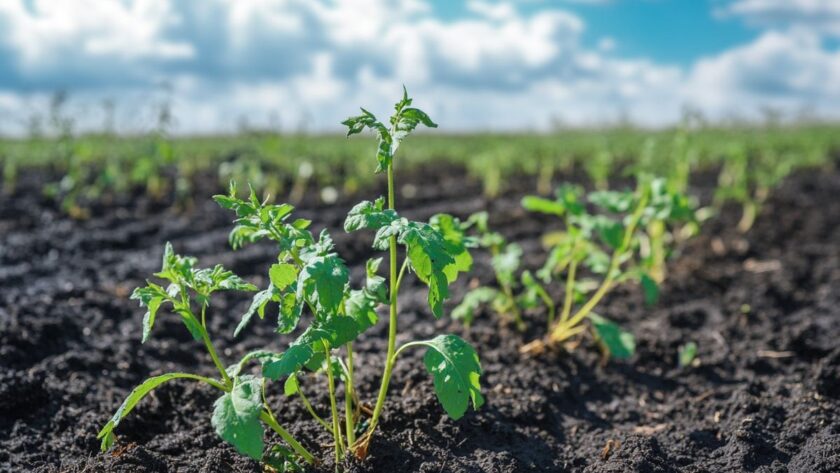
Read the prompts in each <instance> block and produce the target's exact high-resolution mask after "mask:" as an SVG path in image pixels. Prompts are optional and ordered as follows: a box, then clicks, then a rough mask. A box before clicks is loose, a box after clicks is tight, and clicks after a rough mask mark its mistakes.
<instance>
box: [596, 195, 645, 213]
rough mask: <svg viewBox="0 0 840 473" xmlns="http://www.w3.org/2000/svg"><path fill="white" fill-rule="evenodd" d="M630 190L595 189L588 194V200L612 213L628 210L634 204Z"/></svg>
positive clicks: (634, 197) (633, 196) (633, 197)
mask: <svg viewBox="0 0 840 473" xmlns="http://www.w3.org/2000/svg"><path fill="white" fill-rule="evenodd" d="M635 200H636V196H635V195H634V194H633V193H632V192H619V191H596V192H591V193H590V194H589V201H590V202H592V203H593V204H595V205H597V206H598V207H601V208H602V209H604V210H606V211H608V212H612V213H624V212H628V211H629V210H630V209H631V208H633V205H634V204H635Z"/></svg>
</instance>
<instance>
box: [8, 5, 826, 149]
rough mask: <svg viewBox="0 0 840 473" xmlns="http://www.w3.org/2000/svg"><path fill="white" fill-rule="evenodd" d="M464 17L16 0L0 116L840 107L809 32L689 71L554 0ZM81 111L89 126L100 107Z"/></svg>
mask: <svg viewBox="0 0 840 473" xmlns="http://www.w3.org/2000/svg"><path fill="white" fill-rule="evenodd" d="M795 1H797V2H802V3H808V2H809V0H795ZM759 3H763V4H768V5H769V4H773V3H774V2H772V1H771V0H740V1H736V2H734V3H733V4H731V5H730V6H729V9H728V10H727V12H728V13H727V14H728V15H736V14H737V15H741V16H745V15H747V14H750V15H758V13H757V12H758V9H757V7H756V6H755V5H757V4H759ZM775 3H778V4H779V5H781V4H782V3H781V2H775ZM739 5H741V6H739ZM744 5H746V6H744ZM749 5H753V6H751V7H750V6H749ZM748 7H749V8H748ZM464 10H465V13H464V14H463V15H461V16H458V17H456V18H443V17H441V16H440V15H439V14H437V13H436V11H435V9H434V8H433V7H432V5H431V4H429V3H426V2H425V1H423V0H249V1H247V2H244V1H232V0H204V1H201V2H169V1H166V0H63V1H62V2H50V1H47V0H33V1H27V0H6V1H4V2H2V3H0V112H3V113H6V114H7V115H8V114H11V115H14V114H21V113H30V112H31V111H32V110H37V109H38V108H39V107H41V108H43V106H44V104H46V103H48V97H49V94H50V93H52V92H53V91H54V90H59V89H66V90H68V91H69V92H70V93H71V96H72V97H75V99H76V103H82V104H84V103H88V104H91V103H93V104H98V103H101V101H102V100H103V99H105V98H113V99H114V100H116V101H117V102H118V104H117V105H118V107H121V109H122V110H123V111H124V112H123V115H125V116H128V117H131V120H128V121H126V123H125V125H124V126H125V127H127V128H131V127H139V126H146V125H144V124H145V123H147V122H148V121H149V120H145V121H144V120H138V119H136V117H137V116H141V114H139V113H138V112H136V110H137V109H141V108H148V107H149V104H158V103H160V102H161V101H164V100H171V101H172V105H173V108H174V112H175V115H176V119H177V120H176V124H177V131H181V132H212V131H219V130H222V131H227V130H231V129H233V128H235V127H236V124H237V123H239V122H240V117H246V118H247V120H248V121H249V122H250V123H252V124H260V123H263V124H264V123H267V122H268V117H270V116H274V117H276V116H279V121H280V123H281V125H283V126H284V127H285V128H287V129H288V128H290V127H298V126H302V125H305V126H307V127H309V128H310V129H316V130H334V129H337V123H338V122H339V121H340V120H341V119H342V118H344V117H345V116H346V115H347V114H349V113H353V112H354V111H355V106H356V105H366V106H370V107H371V108H373V109H374V110H381V111H383V112H387V110H389V108H390V104H391V102H392V101H393V99H394V97H395V96H396V95H397V94H398V93H399V91H400V88H401V86H402V84H406V85H407V86H408V87H409V90H410V91H411V92H412V93H414V94H415V95H417V96H418V98H419V99H420V100H421V101H422V103H423V105H424V107H425V108H427V109H428V110H429V111H430V113H433V116H434V117H435V119H436V120H437V121H439V122H440V123H441V125H443V126H444V128H445V129H447V130H468V129H478V128H490V129H523V128H538V129H539V128H546V127H547V126H549V124H550V123H552V122H553V121H554V119H557V118H559V119H561V120H562V121H563V122H566V123H571V124H593V123H598V122H604V121H610V120H614V119H615V118H617V117H620V116H621V117H630V118H632V119H634V120H636V121H638V122H640V123H643V124H647V125H662V124H666V123H669V122H673V121H674V120H677V119H678V118H679V113H680V110H681V109H682V106H683V104H684V103H696V105H697V106H698V107H699V108H701V109H706V110H708V111H710V113H717V114H724V113H726V112H727V111H728V110H730V107H733V108H734V107H735V106H738V107H741V108H746V109H756V110H757V109H758V108H759V107H760V106H762V105H765V104H767V103H769V104H773V105H777V104H781V105H783V106H785V107H787V108H792V107H794V106H799V105H801V104H802V103H803V101H811V100H814V101H820V100H822V102H823V103H825V104H830V103H834V104H837V103H838V101H839V100H840V99H838V97H837V94H836V90H835V89H834V86H832V85H829V84H828V82H829V81H828V80H826V81H824V82H822V83H821V82H820V81H819V79H818V77H820V76H822V77H826V78H835V79H836V78H837V77H838V75H837V74H838V72H837V71H838V66H837V54H836V53H835V52H832V51H829V50H827V49H825V48H824V46H823V45H822V44H821V43H820V40H819V38H818V37H817V36H815V35H814V34H807V33H804V32H800V33H796V34H794V33H779V32H775V31H771V32H767V33H765V34H763V35H761V36H760V37H759V38H758V39H757V40H756V41H754V42H753V43H751V44H747V45H743V46H742V47H739V48H736V49H733V50H731V51H727V52H724V53H722V54H720V55H717V56H714V57H709V58H704V59H702V60H701V61H699V62H698V63H696V64H695V65H694V66H692V67H689V68H681V67H677V66H672V65H667V64H658V63H656V62H653V61H650V60H647V59H644V58H626V57H619V56H617V55H616V52H615V51H617V50H620V45H617V44H616V42H615V40H613V39H611V38H609V37H604V38H602V40H601V41H600V42H599V43H598V44H597V45H596V46H595V47H588V46H586V45H585V44H584V41H583V38H584V35H585V34H586V24H585V23H584V22H583V21H582V19H581V18H580V17H578V16H576V15H574V14H573V13H571V12H569V11H566V10H564V9H562V8H558V7H557V5H556V4H547V3H546V4H545V7H544V8H537V9H528V11H529V13H525V12H524V11H523V10H522V9H521V8H519V7H517V5H516V4H514V3H512V2H506V1H493V2H491V1H486V0H469V1H468V2H466V4H465V8H464ZM750 12H751V13H750ZM756 18H757V17H756ZM756 21H758V20H756ZM803 21H804V20H803ZM779 68H781V69H779ZM791 68H793V69H795V73H790V74H786V75H785V76H784V77H782V74H780V73H779V71H781V70H784V71H791V70H793V69H791ZM833 83H840V81H837V80H834V82H833ZM162 84H163V85H165V86H163V87H162ZM832 101H833V102H832ZM21 104H23V106H21ZM835 108H837V107H835ZM835 113H837V112H835ZM81 115H82V116H81V118H82V123H81V124H80V125H82V126H84V125H85V123H84V121H85V119H86V118H85V117H86V116H88V115H89V116H91V117H95V116H96V114H93V113H88V114H84V113H83V114H81ZM147 115H149V114H147ZM152 115H153V114H152ZM144 116H145V115H144ZM13 121H14V120H13ZM87 121H89V122H90V125H91V126H97V125H98V124H99V123H101V121H99V118H89V119H87ZM16 122H17V123H24V122H25V120H24V118H19V119H16Z"/></svg>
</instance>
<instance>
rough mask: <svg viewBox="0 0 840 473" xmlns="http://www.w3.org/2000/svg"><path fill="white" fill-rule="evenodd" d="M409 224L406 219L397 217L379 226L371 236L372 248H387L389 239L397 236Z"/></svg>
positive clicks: (383, 249)
mask: <svg viewBox="0 0 840 473" xmlns="http://www.w3.org/2000/svg"><path fill="white" fill-rule="evenodd" d="M409 224H410V222H409V221H408V220H407V219H405V218H398V219H396V220H394V221H392V222H391V223H390V224H388V225H385V226H384V227H382V228H380V229H379V230H377V231H376V235H375V236H374V238H373V248H374V249H377V250H381V251H385V250H387V249H388V245H389V244H390V241H389V239H390V238H391V237H397V236H399V235H400V234H401V233H402V232H403V231H404V230H405V229H406V227H408V225H409Z"/></svg>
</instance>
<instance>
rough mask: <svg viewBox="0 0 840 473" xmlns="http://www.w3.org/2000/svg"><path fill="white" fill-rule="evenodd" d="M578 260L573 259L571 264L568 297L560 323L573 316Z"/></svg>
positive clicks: (567, 279) (564, 300)
mask: <svg viewBox="0 0 840 473" xmlns="http://www.w3.org/2000/svg"><path fill="white" fill-rule="evenodd" d="M577 265H578V261H577V258H572V261H571V263H569V272H568V273H567V274H566V297H565V298H564V299H563V312H562V313H561V314H560V323H561V324H562V323H564V322H566V321H567V320H569V316H570V315H572V302H573V299H574V295H575V277H576V273H577Z"/></svg>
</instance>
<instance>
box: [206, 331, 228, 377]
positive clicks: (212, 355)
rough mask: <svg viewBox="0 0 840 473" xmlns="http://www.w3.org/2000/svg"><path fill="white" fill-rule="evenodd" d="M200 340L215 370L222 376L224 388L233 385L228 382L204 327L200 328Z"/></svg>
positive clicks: (225, 372)
mask: <svg viewBox="0 0 840 473" xmlns="http://www.w3.org/2000/svg"><path fill="white" fill-rule="evenodd" d="M201 338H202V339H203V340H204V346H205V347H207V352H208V353H210V358H212V359H213V364H214V365H216V368H217V369H218V370H219V374H221V375H222V379H223V380H224V382H225V385H226V386H231V385H233V383H232V382H231V380H230V377H229V376H228V374H227V371H226V370H225V367H224V365H223V364H222V362H221V361H220V360H219V355H218V354H216V348H215V347H213V342H212V341H211V340H210V334H209V333H207V329H206V328H204V326H203V325H202V326H201Z"/></svg>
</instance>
